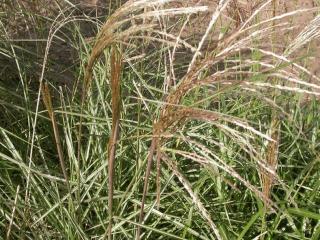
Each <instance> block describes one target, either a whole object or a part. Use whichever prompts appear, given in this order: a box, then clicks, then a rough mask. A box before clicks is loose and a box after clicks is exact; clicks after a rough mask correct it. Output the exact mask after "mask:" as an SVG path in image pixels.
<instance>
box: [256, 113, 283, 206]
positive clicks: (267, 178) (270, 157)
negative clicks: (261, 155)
mask: <svg viewBox="0 0 320 240" xmlns="http://www.w3.org/2000/svg"><path fill="white" fill-rule="evenodd" d="M275 114H276V113H275ZM270 132H271V133H270V136H271V138H272V139H273V141H270V142H268V145H267V152H266V165H267V166H266V167H267V168H268V169H271V171H272V172H274V174H276V170H277V165H278V149H279V141H280V119H279V117H278V114H277V115H276V116H273V117H272V121H271V126H270ZM260 174H261V180H262V192H263V195H264V197H265V198H266V199H270V192H271V188H272V186H273V183H274V180H275V179H274V176H273V175H272V174H270V173H269V172H266V171H265V170H264V169H261V173H260ZM265 205H266V206H267V204H265Z"/></svg>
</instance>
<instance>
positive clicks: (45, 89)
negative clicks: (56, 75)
mask: <svg viewBox="0 0 320 240" xmlns="http://www.w3.org/2000/svg"><path fill="white" fill-rule="evenodd" d="M41 92H42V97H43V102H44V105H45V106H46V109H47V111H48V114H49V117H50V119H51V123H52V128H53V133H54V139H55V142H56V147H57V151H58V157H59V162H60V167H61V170H62V173H63V176H64V179H65V180H66V183H67V187H68V189H69V191H70V190H71V189H70V184H69V178H68V174H67V170H66V164H65V161H64V157H63V151H62V146H61V141H60V133H59V128H58V125H57V121H56V118H55V113H54V110H53V106H52V101H51V94H50V90H49V86H48V84H47V83H45V84H43V87H42V89H41Z"/></svg>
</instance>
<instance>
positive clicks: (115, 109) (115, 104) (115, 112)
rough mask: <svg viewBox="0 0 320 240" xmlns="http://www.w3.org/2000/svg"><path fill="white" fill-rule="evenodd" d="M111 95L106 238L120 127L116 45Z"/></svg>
mask: <svg viewBox="0 0 320 240" xmlns="http://www.w3.org/2000/svg"><path fill="white" fill-rule="evenodd" d="M110 61H111V62H110V65H111V95H112V100H111V103H112V129H111V134H110V139H109V144H108V175H109V185H108V188H109V191H108V210H109V211H108V212H109V226H108V238H109V239H112V221H113V219H112V216H113V212H112V207H113V178H114V163H115V153H116V142H117V140H118V137H119V129H120V126H119V124H120V103H121V102H120V100H121V94H120V81H121V69H122V57H121V54H120V52H119V50H117V49H116V46H114V47H113V48H112V52H111V59H110Z"/></svg>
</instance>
